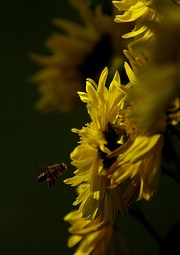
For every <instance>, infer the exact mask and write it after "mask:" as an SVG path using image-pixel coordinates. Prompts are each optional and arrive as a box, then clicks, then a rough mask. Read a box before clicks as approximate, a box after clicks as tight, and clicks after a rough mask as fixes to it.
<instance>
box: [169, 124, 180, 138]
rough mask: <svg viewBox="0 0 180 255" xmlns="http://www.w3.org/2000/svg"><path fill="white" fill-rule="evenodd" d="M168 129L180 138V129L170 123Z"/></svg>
mask: <svg viewBox="0 0 180 255" xmlns="http://www.w3.org/2000/svg"><path fill="white" fill-rule="evenodd" d="M168 129H169V130H170V131H171V132H172V134H174V135H176V136H177V137H178V138H179V139H180V131H179V130H178V129H177V128H175V127H174V126H172V125H168Z"/></svg>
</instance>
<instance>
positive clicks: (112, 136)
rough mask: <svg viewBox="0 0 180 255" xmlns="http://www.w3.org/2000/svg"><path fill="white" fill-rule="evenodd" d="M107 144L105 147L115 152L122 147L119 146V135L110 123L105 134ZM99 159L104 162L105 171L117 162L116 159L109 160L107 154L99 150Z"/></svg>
mask: <svg viewBox="0 0 180 255" xmlns="http://www.w3.org/2000/svg"><path fill="white" fill-rule="evenodd" d="M103 133H104V136H105V139H106V141H107V144H106V145H105V146H106V147H107V148H108V149H109V150H111V151H113V150H115V149H117V148H119V147H120V146H121V145H120V144H118V140H119V134H117V133H116V132H115V130H114V128H113V127H112V126H111V124H110V123H109V122H108V124H107V128H106V130H105V131H104V132H103ZM98 152H99V157H100V158H101V159H102V160H103V167H104V169H108V168H109V167H110V166H111V165H112V164H113V163H114V162H115V161H116V157H112V158H107V157H106V156H107V153H105V152H103V151H101V150H100V149H99V150H98Z"/></svg>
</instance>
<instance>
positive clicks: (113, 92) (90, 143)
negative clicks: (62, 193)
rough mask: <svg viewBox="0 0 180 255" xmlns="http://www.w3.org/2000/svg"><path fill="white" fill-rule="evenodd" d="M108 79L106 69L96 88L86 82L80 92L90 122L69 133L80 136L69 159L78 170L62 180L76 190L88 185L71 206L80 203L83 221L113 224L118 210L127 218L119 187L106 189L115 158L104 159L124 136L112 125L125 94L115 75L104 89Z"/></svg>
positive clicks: (89, 82) (91, 83) (114, 122)
mask: <svg viewBox="0 0 180 255" xmlns="http://www.w3.org/2000/svg"><path fill="white" fill-rule="evenodd" d="M107 75H108V70H107V68H105V69H104V70H103V72H102V73H101V76H100V78H99V83H98V85H97V84H96V83H95V82H94V81H93V80H91V79H87V83H86V91H87V92H79V95H80V98H81V100H82V101H83V102H85V103H86V104H87V110H88V113H89V115H90V118H91V121H92V122H91V123H90V124H87V125H86V127H83V128H82V129H81V130H78V129H73V130H72V131H73V132H75V133H78V134H79V135H80V145H78V146H77V147H76V148H75V149H74V151H73V152H72V153H71V155H70V156H71V159H72V165H74V166H75V167H76V168H77V170H76V171H75V172H74V174H75V176H74V177H72V178H69V179H67V180H65V183H67V184H71V185H72V186H77V185H79V184H81V183H83V182H87V187H86V188H85V189H84V190H83V191H82V192H81V194H80V195H79V196H78V197H77V199H76V201H75V202H74V205H77V204H79V203H81V205H80V208H79V209H80V211H82V217H83V218H86V219H92V220H93V219H95V218H97V217H98V216H100V218H101V220H103V219H104V218H106V217H108V220H109V222H110V223H112V224H113V223H114V221H115V220H116V217H117V214H118V210H120V211H121V213H122V214H123V215H124V216H126V215H127V208H126V207H125V206H124V201H123V199H122V194H123V187H122V185H119V186H118V187H117V188H116V189H114V190H108V189H107V187H108V186H109V180H108V179H107V178H106V176H107V171H108V168H109V167H110V166H111V165H113V163H114V162H115V161H116V157H111V158H109V159H108V158H107V157H106V156H107V155H108V154H110V153H111V151H113V150H115V149H117V148H118V147H120V142H121V136H122V135H123V134H124V131H118V132H117V133H116V131H115V128H113V125H114V124H115V125H116V124H118V123H119V122H118V121H119V118H118V111H119V109H120V108H122V107H123V101H124V97H125V94H124V93H123V92H122V91H121V90H120V77H119V74H118V72H116V73H115V75H114V78H113V80H112V82H111V84H110V86H109V89H107V88H106V86H105V84H106V79H107ZM130 85H131V84H128V85H127V87H128V86H130Z"/></svg>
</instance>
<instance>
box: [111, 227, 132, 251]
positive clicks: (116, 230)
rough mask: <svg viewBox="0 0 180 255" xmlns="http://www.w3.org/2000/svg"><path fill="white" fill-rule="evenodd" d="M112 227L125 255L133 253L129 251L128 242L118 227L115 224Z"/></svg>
mask: <svg viewBox="0 0 180 255" xmlns="http://www.w3.org/2000/svg"><path fill="white" fill-rule="evenodd" d="M113 228H114V232H115V233H116V235H117V237H118V238H119V240H120V242H121V246H122V248H123V250H124V251H125V253H126V254H127V255H133V254H132V252H131V249H130V247H129V244H128V243H127V241H126V239H125V238H124V237H123V236H122V234H121V232H120V231H119V229H118V227H117V226H116V225H114V226H113Z"/></svg>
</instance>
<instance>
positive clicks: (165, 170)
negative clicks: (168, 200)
mask: <svg viewBox="0 0 180 255" xmlns="http://www.w3.org/2000/svg"><path fill="white" fill-rule="evenodd" d="M162 171H163V172H164V173H165V174H167V175H168V176H169V177H170V178H171V179H173V180H174V181H175V182H177V183H178V184H179V185H180V178H179V177H178V176H176V175H175V174H173V173H172V172H171V171H169V170H168V169H167V168H165V167H164V166H162Z"/></svg>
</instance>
